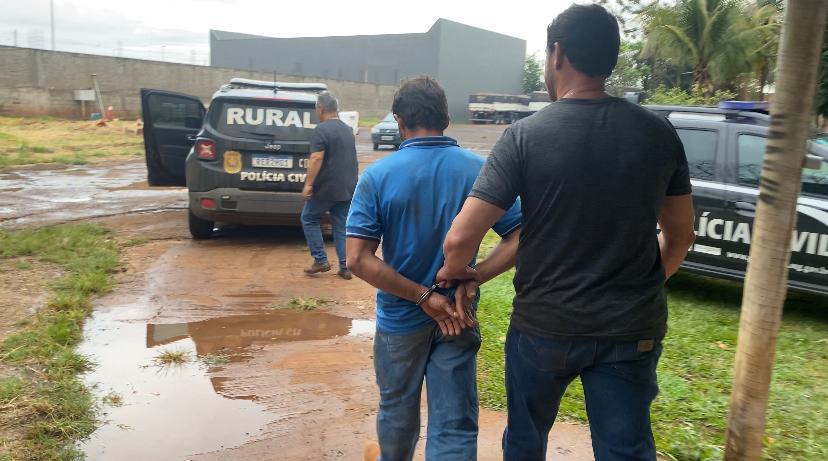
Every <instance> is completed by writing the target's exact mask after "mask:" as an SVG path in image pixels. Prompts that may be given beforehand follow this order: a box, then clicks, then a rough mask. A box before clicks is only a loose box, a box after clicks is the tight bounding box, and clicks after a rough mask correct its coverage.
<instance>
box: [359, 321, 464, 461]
mask: <svg viewBox="0 0 828 461" xmlns="http://www.w3.org/2000/svg"><path fill="white" fill-rule="evenodd" d="M479 348H480V331H479V330H478V329H476V328H467V329H465V330H463V333H461V334H460V335H458V336H455V337H447V336H443V334H442V333H441V332H440V329H439V328H438V327H437V326H436V324H430V325H428V326H427V327H424V328H421V329H420V330H417V331H415V332H413V333H410V334H406V335H389V334H387V333H382V332H381V331H377V332H376V335H375V337H374V370H375V372H376V376H377V385H378V386H379V390H380V404H379V414H378V415H377V436H378V437H379V445H380V452H381V454H380V459H381V460H382V461H408V460H410V459H411V458H412V457H413V456H414V448H415V447H416V445H417V440H418V439H419V437H420V395H421V393H422V388H423V377H425V382H426V391H427V393H428V394H427V399H428V437H427V439H426V459H427V460H434V461H455V460H456V461H474V460H476V459H477V416H478V402H477V379H476V372H477V358H476V356H477V350H478V349H479Z"/></svg>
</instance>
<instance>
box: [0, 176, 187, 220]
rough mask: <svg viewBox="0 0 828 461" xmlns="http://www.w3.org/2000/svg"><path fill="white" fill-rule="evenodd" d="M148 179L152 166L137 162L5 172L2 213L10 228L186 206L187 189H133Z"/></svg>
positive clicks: (0, 193) (1, 190)
mask: <svg viewBox="0 0 828 461" xmlns="http://www.w3.org/2000/svg"><path fill="white" fill-rule="evenodd" d="M145 177H146V167H145V166H144V165H143V164H141V163H137V162H135V163H125V164H121V165H116V166H111V167H96V166H82V167H75V168H71V169H62V170H55V169H45V170H43V169H21V170H18V171H15V172H14V173H5V174H3V175H2V176H0V178H2V179H4V181H3V183H2V185H3V187H2V189H0V197H2V199H3V202H4V204H7V205H8V206H7V207H4V209H3V210H0V219H2V220H3V221H4V225H23V224H31V223H35V222H48V221H53V220H58V221H60V220H64V219H67V218H75V219H77V218H80V217H94V216H98V215H105V214H112V213H119V212H128V211H132V210H134V209H136V208H150V209H152V208H160V207H166V206H170V205H178V206H181V205H183V204H186V197H187V194H186V189H183V188H175V189H167V188H164V189H154V188H144V189H141V190H136V189H128V188H127V186H129V185H131V184H135V183H137V182H140V181H141V180H142V179H143V178H145ZM9 208H11V210H9Z"/></svg>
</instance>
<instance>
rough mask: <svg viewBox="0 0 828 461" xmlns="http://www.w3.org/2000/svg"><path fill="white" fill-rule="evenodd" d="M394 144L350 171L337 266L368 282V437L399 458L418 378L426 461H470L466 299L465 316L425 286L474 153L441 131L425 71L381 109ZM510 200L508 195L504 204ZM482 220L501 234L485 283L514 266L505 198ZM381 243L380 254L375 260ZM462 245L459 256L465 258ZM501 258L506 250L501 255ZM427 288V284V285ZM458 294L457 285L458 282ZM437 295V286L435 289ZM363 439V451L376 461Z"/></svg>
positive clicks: (437, 97)
mask: <svg viewBox="0 0 828 461" xmlns="http://www.w3.org/2000/svg"><path fill="white" fill-rule="evenodd" d="M392 112H393V113H394V117H395V118H396V119H397V123H398V124H399V127H400V133H402V137H403V139H404V142H403V143H402V144H401V145H400V150H399V151H398V152H395V153H393V154H391V155H390V156H388V157H386V158H384V159H382V160H380V161H378V162H376V163H374V164H373V165H372V166H370V167H369V168H368V169H367V170H365V172H364V173H363V174H362V177H361V178H360V180H359V185H358V186H357V190H356V193H355V195H354V202H353V205H352V206H351V213H350V215H349V216H348V230H347V232H348V267H349V268H350V269H351V270H352V271H354V273H355V274H356V275H357V277H359V278H361V279H363V280H365V281H366V282H368V283H370V284H371V285H373V286H375V287H377V288H378V292H377V332H376V334H375V336H374V370H375V372H376V377H377V385H378V386H379V391H380V404H379V406H380V408H379V414H378V415H377V434H378V436H379V450H378V451H380V452H381V459H382V461H407V460H410V459H411V458H412V457H413V456H414V448H415V446H416V444H417V440H418V438H419V434H420V395H421V391H422V387H423V379H424V378H425V381H426V388H427V392H428V437H427V442H426V459H428V460H434V461H473V460H475V459H477V430H478V427H477V415H478V402H477V381H476V355H477V350H478V349H479V347H480V332H479V330H478V329H477V325H476V322H475V321H474V320H473V318H474V314H473V309H474V307H473V303H472V306H470V307H469V308H470V309H471V311H470V312H469V314H466V313H465V312H464V311H463V310H462V309H460V312H458V311H457V309H456V308H455V307H454V306H452V303H451V301H450V299H449V298H447V297H446V296H444V294H441V293H436V292H434V286H433V284H434V277H435V275H437V270H438V269H440V267H441V266H442V264H443V252H442V242H443V237H444V236H445V235H446V232H448V229H449V227H450V226H451V222H452V220H453V219H454V217H455V216H456V215H457V213H458V212H459V211H460V208H461V207H462V206H463V201H464V200H466V197H467V196H468V194H469V192H470V191H471V187H472V185H473V184H474V181H475V179H476V178H477V174H478V172H479V171H480V168H481V167H482V166H483V158H481V157H479V156H477V155H475V154H473V153H471V152H469V151H467V150H465V149H461V148H460V147H459V146H458V145H457V141H455V140H454V139H451V138H449V137H446V136H443V130H445V129H446V127H447V126H448V123H449V116H448V103H447V101H446V94H445V92H443V89H442V88H440V85H439V84H438V83H437V81H436V80H434V79H433V78H431V77H417V78H414V79H411V80H408V81H406V82H404V83H403V85H402V86H401V87H400V89H399V90H398V91H397V93H396V95H395V96H394V103H393V107H392ZM513 201H514V200H513ZM506 208H507V209H509V211H508V212H505V213H502V217H501V218H500V219H499V220H496V221H497V222H495V221H492V223H491V227H492V228H493V229H494V231H495V232H497V233H498V234H500V236H501V237H502V238H503V239H502V240H501V242H500V243H499V244H498V246H497V247H495V249H494V250H493V251H492V253H491V254H490V255H489V257H488V258H487V259H486V260H485V261H483V262H481V263H480V264H479V265H477V271H478V273H479V274H480V276H481V278H483V279H488V278H492V277H494V276H496V275H497V274H500V273H502V272H504V271H506V270H507V269H509V268H510V267H512V265H514V258H513V256H514V253H515V251H514V247H516V246H517V241H518V238H519V234H520V230H519V227H520V219H521V218H520V212H519V211H518V210H519V207H518V206H517V205H515V206H512V205H511V204H510V205H509V206H507V207H506ZM380 241H382V256H383V259H380V258H378V257H377V256H376V251H377V248H378V247H379V245H380ZM474 253H476V251H473V252H471V253H470V254H469V258H468V259H467V260H466V262H465V263H464V266H465V265H466V264H470V263H471V264H473V258H474ZM510 255H511V257H510ZM430 287H431V288H430ZM458 292H460V293H461V294H460V297H461V298H462V297H463V294H462V289H461V290H458ZM444 293H445V292H444ZM372 448H373V449H374V450H376V448H377V447H376V446H374V447H371V446H368V447H367V449H366V452H365V458H366V459H371V460H373V459H376V454H377V453H376V451H372Z"/></svg>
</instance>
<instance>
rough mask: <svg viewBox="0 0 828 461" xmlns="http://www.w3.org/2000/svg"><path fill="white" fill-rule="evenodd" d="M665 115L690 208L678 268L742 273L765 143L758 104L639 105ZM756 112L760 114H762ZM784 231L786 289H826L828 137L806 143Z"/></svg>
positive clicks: (764, 126)
mask: <svg viewBox="0 0 828 461" xmlns="http://www.w3.org/2000/svg"><path fill="white" fill-rule="evenodd" d="M647 107H648V108H649V109H650V110H653V111H655V112H657V113H660V114H662V115H664V116H665V117H667V118H668V119H669V120H670V122H671V123H672V124H673V126H674V127H675V128H676V131H677V132H678V135H679V137H680V138H681V141H682V143H683V144H684V149H685V152H686V154H687V162H688V165H689V167H690V176H691V179H692V183H693V200H694V203H695V207H696V242H695V244H694V245H693V247H692V248H691V249H690V253H689V255H688V256H687V260H686V261H685V263H684V264H683V266H682V267H683V269H684V270H686V271H688V272H695V273H699V274H704V275H712V276H717V277H723V278H731V279H743V278H744V276H745V270H746V268H747V259H748V254H749V253H750V243H751V238H752V236H753V218H754V216H755V213H756V202H757V198H758V196H759V178H760V175H761V172H762V160H763V156H764V153H765V147H766V145H767V136H768V125H769V124H770V117H769V116H768V115H767V113H766V110H767V105H766V104H765V103H747V102H725V103H722V104H721V105H720V107H718V108H705V107H678V106H647ZM763 112H764V113H763ZM808 151H809V152H808V154H809V156H808V161H807V163H806V169H805V170H803V174H802V196H801V197H800V199H799V203H798V205H797V211H798V217H797V218H798V219H797V221H798V222H797V227H796V230H795V231H794V233H793V235H792V236H791V239H792V255H791V262H790V279H789V286H790V288H791V289H794V290H797V291H803V292H810V293H816V294H822V295H826V294H828V168H826V166H825V165H824V162H825V161H826V160H828V139H825V138H821V137H819V136H815V137H814V138H812V139H811V141H809V143H808Z"/></svg>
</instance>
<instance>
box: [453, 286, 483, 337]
mask: <svg viewBox="0 0 828 461" xmlns="http://www.w3.org/2000/svg"><path fill="white" fill-rule="evenodd" d="M479 286H480V284H479V283H478V282H477V280H466V281H465V282H460V283H459V284H457V289H456V290H455V291H454V306H455V310H456V311H457V312H463V318H464V319H465V324H466V326H468V327H477V326H480V322H478V321H477V315H475V313H474V305H473V303H474V299H475V298H476V297H477V288H478V287H479Z"/></svg>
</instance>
